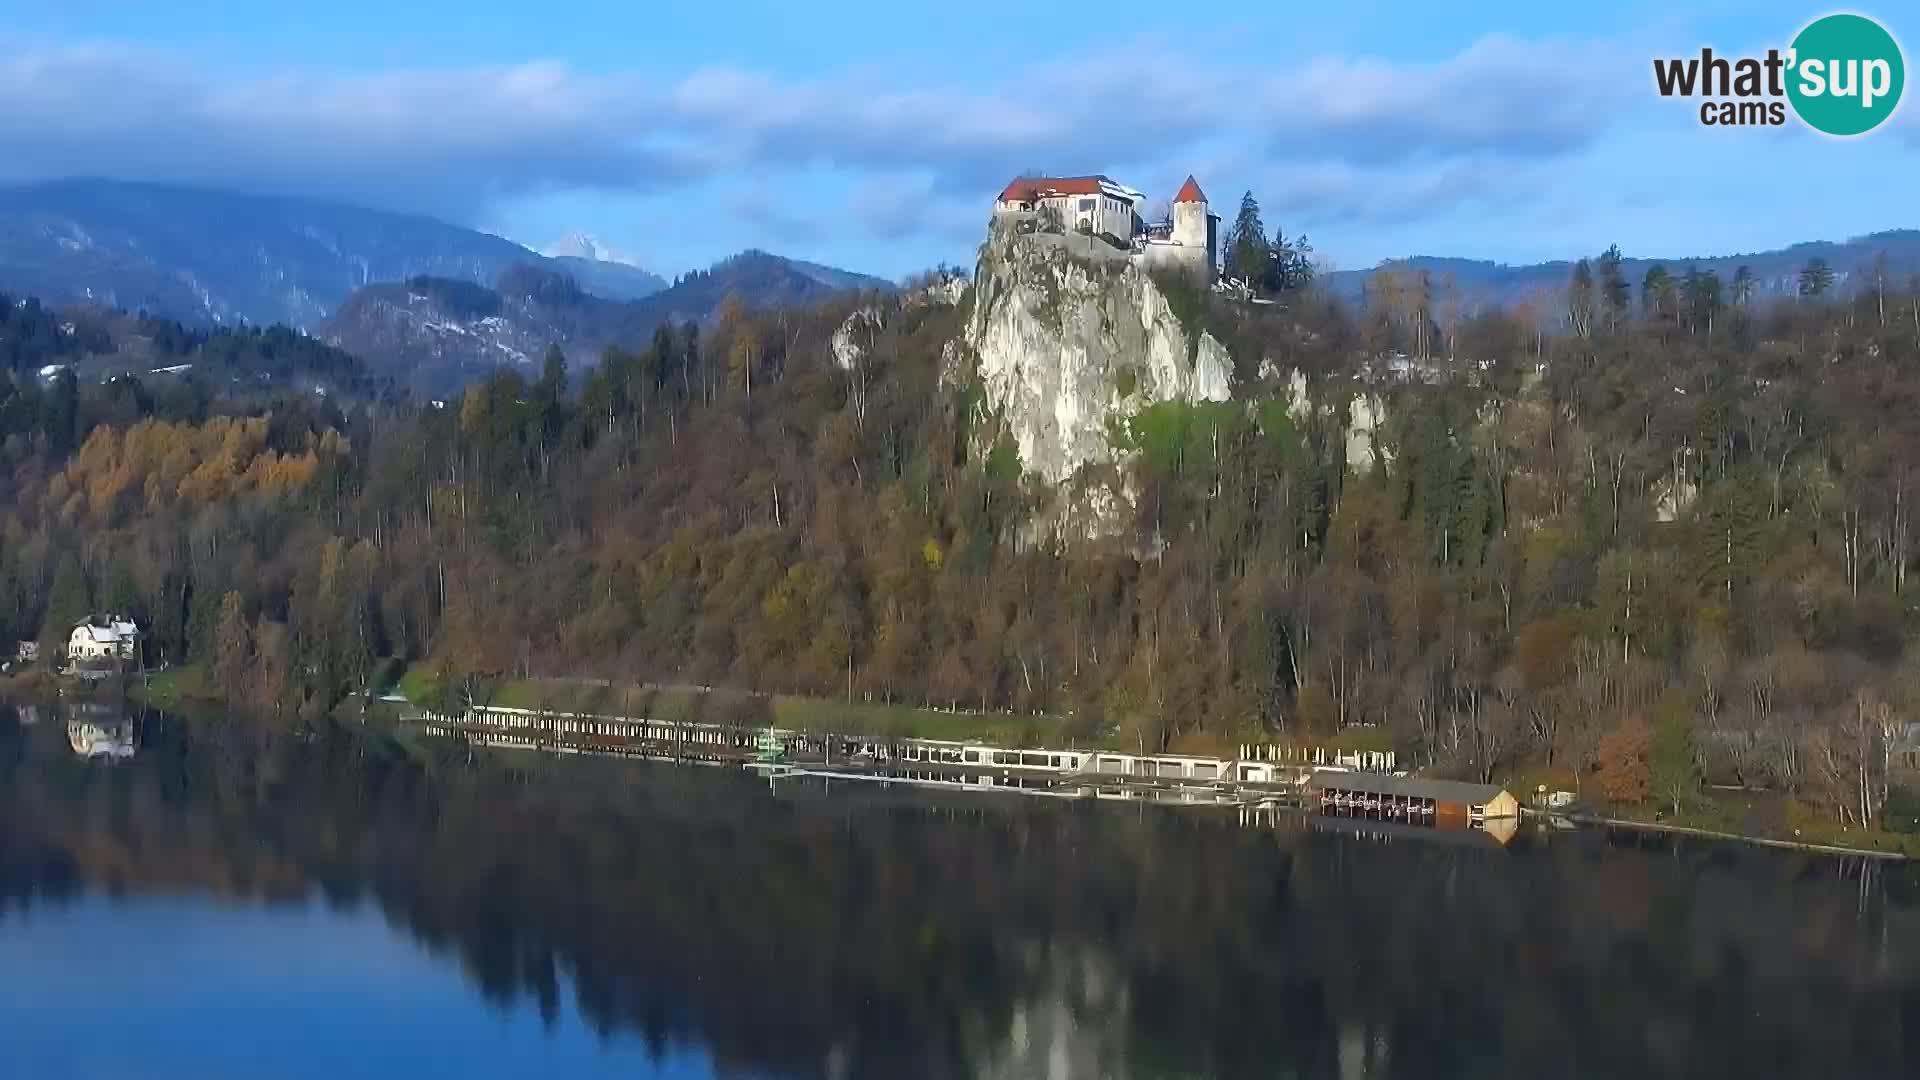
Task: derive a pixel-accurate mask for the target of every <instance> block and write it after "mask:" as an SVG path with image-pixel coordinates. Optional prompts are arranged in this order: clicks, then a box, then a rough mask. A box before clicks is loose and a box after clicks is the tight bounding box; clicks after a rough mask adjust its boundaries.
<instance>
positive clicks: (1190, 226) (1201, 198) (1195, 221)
mask: <svg viewBox="0 0 1920 1080" xmlns="http://www.w3.org/2000/svg"><path fill="white" fill-rule="evenodd" d="M1219 221H1220V219H1219V217H1218V216H1216V215H1214V214H1210V213H1208V212H1207V195H1206V192H1203V191H1201V190H1200V185H1199V183H1198V182H1197V181H1195V180H1194V178H1193V177H1191V176H1189V177H1187V182H1186V183H1184V184H1182V185H1180V192H1179V194H1177V195H1175V196H1174V197H1173V242H1174V243H1176V244H1179V245H1181V246H1182V247H1189V248H1194V249H1197V250H1199V251H1202V252H1204V253H1205V259H1204V261H1205V263H1206V268H1207V277H1208V278H1209V279H1211V278H1212V277H1213V275H1214V274H1215V272H1216V271H1217V269H1218V267H1219V263H1218V261H1217V259H1216V258H1215V252H1216V251H1217V250H1218V246H1217V244H1216V242H1215V241H1216V234H1217V233H1218V231H1219V228H1218V226H1219ZM1195 261H1196V262H1199V261H1200V260H1199V259H1196V260H1195Z"/></svg>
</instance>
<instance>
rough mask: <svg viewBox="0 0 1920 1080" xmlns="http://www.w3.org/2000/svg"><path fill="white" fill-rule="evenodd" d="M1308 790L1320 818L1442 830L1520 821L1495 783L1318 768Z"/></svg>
mask: <svg viewBox="0 0 1920 1080" xmlns="http://www.w3.org/2000/svg"><path fill="white" fill-rule="evenodd" d="M1309 785H1310V789H1311V792H1312V798H1313V799H1317V800H1318V802H1319V807H1320V810H1321V811H1322V812H1323V813H1330V814H1342V815H1347V816H1351V817H1366V818H1373V819H1376V820H1379V821H1404V822H1408V823H1409V824H1415V825H1438V826H1440V827H1442V828H1446V827H1453V828H1459V827H1461V826H1466V825H1481V824H1484V823H1485V822H1487V821H1490V820H1498V819H1505V818H1517V817H1519V816H1520V801H1519V800H1518V799H1515V798H1514V797H1513V795H1512V794H1511V793H1510V792H1508V791H1507V790H1506V789H1505V788H1502V787H1499V786H1498V785H1495V784H1469V783H1464V782H1462V781H1459V780H1428V779H1425V778H1422V777H1416V776H1387V775H1382V774H1379V773H1361V772H1347V771H1345V770H1334V769H1318V770H1315V771H1314V774H1313V779H1312V780H1311V781H1310V782H1309Z"/></svg>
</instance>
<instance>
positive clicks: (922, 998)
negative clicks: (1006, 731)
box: [0, 724, 1920, 1077]
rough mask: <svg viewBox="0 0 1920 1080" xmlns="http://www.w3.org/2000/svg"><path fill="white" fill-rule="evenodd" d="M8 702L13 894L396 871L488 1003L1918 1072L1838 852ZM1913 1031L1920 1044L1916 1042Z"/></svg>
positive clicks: (1875, 916) (903, 1028) (793, 1056)
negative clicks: (973, 791)
mask: <svg viewBox="0 0 1920 1080" xmlns="http://www.w3.org/2000/svg"><path fill="white" fill-rule="evenodd" d="M30 734H31V733H27V734H22V733H21V731H20V729H19V728H18V727H17V726H15V727H14V729H13V731H12V734H11V735H10V736H9V734H8V729H7V728H6V727H5V725H4V724H0V897H4V896H13V897H15V898H16V900H19V899H25V898H29V897H33V896H40V895H46V894H48V893H52V894H54V895H62V894H65V893H67V892H70V891H71V889H72V887H73V884H74V882H76V881H78V880H82V879H84V880H86V881H88V882H91V883H94V884H96V885H98V884H101V883H118V884H122V885H124V886H126V887H128V888H134V889H138V888H143V887H154V886H163V885H175V884H193V885H195V886H197V887H201V888H211V889H214V890H217V891H220V892H228V893H234V894H239V895H249V896H256V895H282V894H291V893H297V892H299V891H301V890H303V889H309V888H312V887H314V886H318V887H319V888H321V889H322V890H324V891H325V892H326V893H327V894H328V895H329V896H331V897H334V898H337V899H339V900H342V901H351V900H354V899H356V898H372V899H374V900H376V901H377V902H378V903H379V904H380V905H381V906H382V908H383V909H384V910H385V911H386V912H387V914H388V916H389V917H390V918H391V919H392V920H393V921H395V922H396V923H398V924H401V925H404V926H407V927H409V928H410V929H411V931H412V932H413V933H414V934H415V935H416V936H417V937H418V938H419V939H420V940H421V941H422V942H424V943H426V944H428V945H429V946H431V947H433V948H435V949H437V950H440V951H443V952H445V953H446V954H448V955H450V956H454V957H457V958H458V960H459V962H460V963H461V964H462V965H463V966H464V968H465V969H466V970H467V971H468V973H469V974H470V976H471V978H472V979H473V981H474V982H475V983H476V984H477V985H478V986H479V987H480V988H481V990H482V992H484V993H485V994H486V995H487V996H489V997H490V998H492V999H494V1000H497V1001H502V1002H514V1001H528V1002H532V1003H534V1004H536V1005H537V1007H539V1008H540V1009H541V1010H542V1011H543V1012H544V1013H546V1014H547V1015H549V1016H553V1015H556V1014H557V1013H558V1011H559V1009H560V1006H561V1002H562V998H563V995H564V994H565V993H567V992H568V990H569V988H570V989H571V992H572V993H574V994H575V995H576V996H577V997H578V999H579V1003H580V1006H581V1012H582V1014H583V1015H584V1016H585V1017H586V1018H587V1019H588V1021H589V1022H590V1023H592V1024H594V1025H595V1026H597V1027H598V1028H600V1029H601V1030H603V1031H614V1030H620V1031H628V1032H635V1033H638V1034H640V1035H641V1036H642V1037H643V1038H645V1039H647V1040H648V1041H650V1042H651V1043H653V1044H654V1045H656V1046H660V1047H663V1048H664V1047H665V1046H666V1045H668V1044H671V1043H679V1042H696V1043H699V1044H702V1045H705V1046H708V1047H709V1048H711V1049H712V1051H713V1052H714V1053H715V1055H716V1057H717V1058H718V1059H719V1060H720V1061H721V1062H723V1063H729V1064H732V1065H738V1066H742V1067H752V1068H759V1069H765V1068H777V1069H779V1070H781V1071H784V1072H791V1073H795V1074H799V1075H827V1074H829V1073H833V1072H838V1071H841V1070H844V1071H845V1072H846V1073H847V1074H849V1075H857V1076H902V1075H914V1076H921V1075H927V1076H946V1075H953V1076H958V1075H978V1076H1023V1075H1034V1074H1036V1073H1039V1074H1042V1075H1045V1074H1047V1073H1049V1072H1052V1071H1054V1070H1055V1069H1056V1068H1057V1067H1060V1066H1062V1065H1064V1066H1065V1068H1066V1070H1067V1075H1072V1076H1081V1075H1106V1076H1114V1077H1150V1076H1165V1075H1233V1076H1246V1075H1276V1074H1277V1075H1298V1076H1316V1077H1318V1076H1326V1077H1333V1076H1355V1075H1422V1076H1464V1075H1470V1074H1472V1075H1480V1074H1485V1073H1490V1072H1495V1071H1498V1072H1513V1071H1515V1070H1527V1071H1531V1072H1538V1073H1542V1074H1546V1075H1554V1076H1569V1075H1574V1076H1616V1075H1687V1076H1746V1075H1783V1074H1785V1075H1795V1074H1798V1075H1822V1076H1827V1075H1835V1076H1838V1075H1887V1076H1891V1075H1900V1074H1903V1073H1905V1072H1907V1071H1909V1070H1910V1069H1911V1067H1912V1066H1913V1065H1914V1064H1915V1062H1914V1061H1913V1060H1912V1058H1913V1054H1914V1051H1912V1050H1910V1049H1906V1048H1905V1044H1904V1043H1903V1042H1902V1041H1901V1038H1902V1034H1901V1033H1902V1026H1901V1025H1902V1021H1903V1019H1904V1018H1906V1017H1911V1016H1914V1015H1920V1012H1917V1010H1920V992H1917V991H1916V972H1915V963H1916V956H1920V952H1917V951H1916V946H1920V921H1917V920H1916V914H1915V911H1914V909H1913V907H1912V906H1911V902H1910V901H1906V900H1902V901H1899V902H1888V900H1887V896H1888V895H1889V894H1890V892H1891V890H1877V891H1876V892H1875V893H1874V894H1873V896H1872V897H1871V900H1872V902H1871V903H1869V904H1868V905H1867V906H1866V907H1865V909H1864V910H1863V909H1862V906H1861V904H1860V902H1859V892H1860V890H1859V887H1858V883H1857V882H1856V881H1854V880H1851V879H1848V878H1845V877H1842V876H1840V875H1841V873H1842V871H1843V870H1844V868H1843V867H1842V866H1841V864H1838V863H1835V862H1832V861H1828V860H1801V859H1796V858H1792V857H1785V856H1780V855H1777V854H1774V853H1767V852H1751V851H1745V850H1741V849H1730V848H1712V849H1700V848H1685V847H1679V848H1676V847H1672V846H1665V845H1659V844H1657V843H1656V845H1655V846H1654V848H1653V849H1651V850H1644V851H1643V850H1635V849H1633V848H1631V847H1628V846H1617V845H1615V844H1610V843H1608V842H1607V841H1606V840H1605V839H1604V838H1601V837H1595V836H1582V837H1577V838H1555V841H1554V842H1553V843H1552V844H1551V845H1550V846H1549V845H1547V844H1545V843H1543V842H1538V841H1536V842H1535V843H1534V844H1533V845H1532V846H1531V847H1527V846H1526V841H1525V839H1524V838H1523V839H1522V841H1520V842H1519V844H1518V845H1517V846H1518V847H1519V848H1520V850H1515V851H1511V852H1501V851H1477V850H1470V849H1464V848H1454V847H1447V846H1435V845H1421V844H1419V843H1415V842H1394V843H1390V844H1377V843H1371V842H1367V841H1359V840H1355V839H1352V838H1346V837H1339V836H1327V835H1317V834H1314V833H1310V832H1307V831H1305V830H1301V829H1292V830H1286V831H1283V832H1279V833H1275V832H1266V831H1253V830H1243V829H1239V828H1236V827H1234V826H1233V825H1232V824H1231V823H1230V821H1229V820H1228V819H1225V818H1223V817H1220V816H1213V815H1208V814H1206V813H1202V812H1186V811H1171V810H1164V809H1151V808H1148V809H1141V808H1128V809H1116V808H1114V807H1111V806H1104V805H1100V806H1096V805H1087V804H1071V803H1069V804H1056V803H1053V802H1051V801H1046V800H1013V799H1008V800H996V799H987V798H980V797H955V798H952V799H949V800H947V801H928V800H927V799H926V798H925V797H924V796H921V795H896V794H892V793H888V792H885V791H882V790H879V789H874V788H854V789H852V790H841V789H836V790H835V791H834V792H833V793H832V794H831V795H823V794H822V793H821V792H819V791H818V790H816V789H811V788H797V789H793V790H792V791H791V793H790V794H785V795H783V796H782V797H779V798H769V797H767V795H766V794H765V791H764V788H763V787H762V786H761V785H759V784H758V783H757V782H755V781H753V780H751V779H749V778H747V777H744V776H741V775H739V774H733V773H722V772H719V771H716V770H698V769H675V768H670V767H660V768H648V767H643V766H634V765H627V764H610V763H600V762H566V763H555V762H549V761H544V760H538V759H533V758H506V759H502V760H503V761H505V762H507V763H508V764H509V765H511V766H513V767H512V768H501V767H497V766H488V767H482V768H466V767H464V766H457V765H453V764H444V765H441V766H437V767H435V768H432V769H428V770H423V769H421V768H419V767H417V766H415V765H413V764H410V763H407V762H405V761H403V760H401V759H399V758H397V757H395V756H393V755H392V754H391V753H390V752H389V751H386V750H384V749H382V748H381V747H380V746H379V745H378V744H374V743H370V742H367V741H362V740H353V739H347V738H336V739H328V740H323V741H321V742H317V743H314V744H311V745H305V746H283V747H276V748H272V749H271V750H269V751H268V752H265V753H241V752H236V751H233V750H230V749H228V750H221V751H218V752H214V751H209V750H206V749H203V748H199V747H194V746H189V745H187V744H185V743H184V742H181V741H180V740H179V739H177V738H174V739H171V740H169V739H166V738H161V739H159V740H149V743H148V745H147V746H146V747H144V748H143V752H142V755H141V757H140V758H139V759H137V760H136V761H135V762H134V763H132V767H131V768H127V769H120V770H111V771H107V772H101V771H99V770H86V769H85V768H84V767H82V766H80V764H79V763H78V762H77V761H75V760H74V759H72V758H71V755H65V756H63V757H59V758H56V757H54V756H52V755H51V754H38V753H36V752H34V751H33V750H31V749H23V746H24V744H26V743H29V742H31V741H32V740H31V739H30V738H29V737H28V736H29V735H30ZM1903 1055H1905V1056H1903Z"/></svg>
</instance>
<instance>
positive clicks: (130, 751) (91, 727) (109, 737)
mask: <svg viewBox="0 0 1920 1080" xmlns="http://www.w3.org/2000/svg"><path fill="white" fill-rule="evenodd" d="M65 711H66V713H67V745H69V746H71V747H73V752H74V753H76V754H78V755H80V756H81V757H83V758H86V759H88V760H90V761H93V760H98V761H107V762H112V761H124V760H126V759H127V758H130V757H132V756H133V755H134V754H135V753H136V752H137V751H138V749H139V724H138V719H137V716H136V715H135V714H133V713H130V712H128V711H127V710H126V708H125V707H124V706H113V705H98V704H71V705H68V706H66V710H65ZM36 719H37V718H36Z"/></svg>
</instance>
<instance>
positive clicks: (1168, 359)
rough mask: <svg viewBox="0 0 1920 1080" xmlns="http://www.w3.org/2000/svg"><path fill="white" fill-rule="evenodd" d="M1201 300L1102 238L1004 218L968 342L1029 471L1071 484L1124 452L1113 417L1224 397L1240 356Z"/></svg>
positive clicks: (982, 272)
mask: <svg viewBox="0 0 1920 1080" xmlns="http://www.w3.org/2000/svg"><path fill="white" fill-rule="evenodd" d="M1202 300H1203V294H1200V293H1199V292H1198V291H1197V290H1193V291H1191V292H1188V291H1185V290H1183V289H1175V288H1171V287H1169V288H1163V287H1162V284H1161V283H1160V282H1157V281H1156V280H1155V279H1154V278H1153V277H1151V276H1149V275H1148V274H1147V273H1145V272H1144V271H1142V270H1141V269H1140V268H1138V267H1137V266H1135V265H1134V264H1133V263H1132V262H1131V261H1130V260H1129V259H1128V258H1127V256H1126V255H1125V253H1122V252H1118V251H1115V250H1113V249H1111V248H1109V247H1107V246H1106V245H1105V244H1104V243H1103V242H1101V241H1099V240H1095V239H1092V238H1089V237H1083V236H1061V235H1056V234H1038V233H1026V234H1020V233H1017V232H1015V231H1014V230H1012V229H1009V228H1006V227H996V228H995V230H994V231H993V233H992V235H990V237H989V238H988V241H987V243H986V245H985V246H984V247H983V248H982V249H981V255H980V263H979V266H978V268H977V270H976V271H975V274H974V294H973V304H974V306H973V312H972V316H971V318H970V320H969V322H968V326H967V331H966V345H967V347H968V351H969V352H970V353H971V354H972V357H973V359H974V360H975V363H976V367H975V370H974V371H973V373H972V374H973V376H974V377H976V378H977V379H978V381H979V384H980V387H981V389H982V390H983V391H984V395H985V399H986V407H987V409H988V411H989V412H990V413H991V414H992V415H993V416H994V417H995V418H996V419H997V420H998V421H999V423H1000V425H1001V426H1002V428H1003V430H1004V431H1005V432H1006V433H1007V434H1009V435H1010V436H1011V437H1012V438H1013V440H1014V442H1015V444H1016V445H1017V446H1018V447H1019V451H1020V462H1021V465H1022V467H1023V468H1024V469H1025V471H1026V472H1028V473H1030V474H1033V475H1036V476H1038V477H1039V478H1041V479H1043V480H1045V481H1046V482H1048V483H1049V484H1054V485H1059V484H1062V483H1065V482H1066V481H1068V480H1070V479H1072V478H1073V477H1074V476H1075V474H1076V473H1078V472H1079V471H1080V470H1081V469H1082V468H1083V467H1084V466H1087V465H1097V464H1104V463H1108V462H1113V461H1116V460H1117V459H1118V451H1117V450H1116V448H1115V447H1114V446H1113V445H1112V442H1111V438H1110V435H1111V432H1112V431H1113V429H1114V426H1115V424H1116V422H1117V421H1124V420H1125V419H1126V418H1128V417H1131V416H1133V415H1135V414H1137V413H1138V412H1139V411H1140V410H1141V409H1144V408H1146V407H1147V406H1150V405H1153V404H1156V403H1159V402H1166V401H1189V402H1191V401H1224V400H1226V399H1227V397H1228V396H1229V394H1230V392H1231V381H1232V370H1233V364H1232V362H1231V359H1230V358H1229V357H1228V355H1227V351H1226V349H1225V348H1224V347H1223V346H1222V345H1221V344H1220V343H1219V342H1218V341H1216V340H1214V339H1213V338H1212V337H1211V336H1209V335H1208V334H1206V333H1205V332H1204V331H1203V330H1202V329H1201V328H1200V326H1199V325H1198V323H1199V311H1198V308H1199V303H1200V302H1201V301H1202ZM1176 303H1179V304H1181V305H1182V306H1183V308H1184V307H1191V308H1192V309H1193V310H1192V312H1191V314H1188V315H1186V317H1185V318H1183V317H1182V315H1181V314H1176V311H1175V304H1176Z"/></svg>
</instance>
